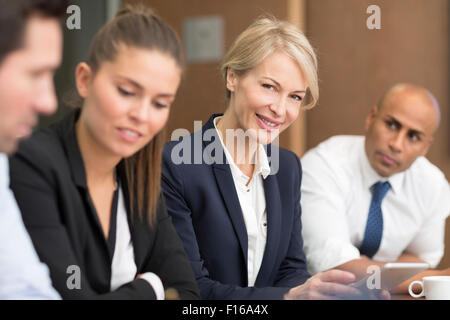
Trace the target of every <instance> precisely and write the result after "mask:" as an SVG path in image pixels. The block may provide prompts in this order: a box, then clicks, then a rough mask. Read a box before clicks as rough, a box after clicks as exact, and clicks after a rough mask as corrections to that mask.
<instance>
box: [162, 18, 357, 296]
mask: <svg viewBox="0 0 450 320" xmlns="http://www.w3.org/2000/svg"><path fill="white" fill-rule="evenodd" d="M222 73H223V78H224V80H225V87H226V91H227V102H228V105H227V108H226V111H225V113H224V114H223V115H212V116H211V118H210V119H209V121H208V122H207V123H206V125H205V126H204V127H203V129H202V131H201V132H196V133H194V134H193V135H191V136H187V137H184V138H183V139H182V140H181V141H173V142H170V143H169V144H168V145H166V148H165V150H164V153H163V172H162V176H163V191H164V195H165V198H166V203H167V208H168V211H169V214H170V215H171V216H172V219H173V222H174V225H175V228H176V229H177V231H178V234H179V235H180V237H181V239H182V241H183V243H184V247H185V249H186V251H187V254H188V256H189V258H190V260H191V264H192V266H193V269H194V273H195V276H196V278H197V283H198V285H199V288H200V293H201V297H202V298H203V299H282V298H285V299H311V298H312V299H328V298H336V297H339V296H340V295H346V296H347V295H358V294H359V292H358V291H357V290H356V289H354V288H352V287H349V286H347V285H345V284H347V283H349V282H352V281H354V280H355V277H354V275H353V274H351V273H347V272H343V271H336V270H334V271H329V272H325V273H323V274H319V275H316V276H314V277H313V278H311V279H309V277H310V275H309V274H308V272H307V270H306V259H305V255H304V253H303V241H302V235H301V219H300V214H301V208H300V182H301V174H302V170H301V165H300V161H299V159H298V157H297V156H296V155H295V154H294V153H292V152H290V151H288V150H284V149H281V148H278V147H277V146H276V145H274V144H272V142H273V141H274V139H276V138H277V137H278V135H279V134H280V133H281V132H282V131H284V130H286V129H287V128H288V127H289V126H290V125H291V124H292V123H293V122H294V121H295V120H296V119H297V117H298V114H299V112H300V110H301V109H306V108H311V107H313V106H314V105H315V103H316V101H317V99H318V80H317V61H316V56H315V54H314V51H313V49H312V47H311V45H310V44H309V42H308V40H307V39H306V37H305V36H304V35H303V34H302V33H301V32H300V31H299V30H298V29H297V28H295V27H294V26H293V25H291V24H289V23H287V22H283V21H277V20H276V19H273V18H261V19H258V20H257V21H255V22H254V23H253V24H252V25H251V26H250V27H249V28H248V29H247V30H245V31H244V32H243V33H242V34H241V35H240V36H239V37H238V38H237V39H236V41H235V42H234V44H233V45H232V47H231V49H230V50H229V51H228V53H227V55H226V56H225V59H224V62H223V65H222ZM198 135H200V136H201V137H203V144H202V147H201V150H196V149H195V148H194V146H195V144H194V143H190V142H192V140H194V139H197V137H198ZM181 150H183V151H182V152H181ZM199 158H200V159H202V163H199V162H198V159H199ZM308 279H309V280H308Z"/></svg>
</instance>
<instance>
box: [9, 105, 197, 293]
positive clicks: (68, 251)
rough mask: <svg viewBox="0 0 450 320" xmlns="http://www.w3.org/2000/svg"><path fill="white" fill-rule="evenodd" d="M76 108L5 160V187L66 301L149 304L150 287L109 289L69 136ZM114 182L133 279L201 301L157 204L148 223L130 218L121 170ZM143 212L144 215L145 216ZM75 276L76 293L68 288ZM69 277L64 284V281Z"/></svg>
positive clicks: (96, 226)
mask: <svg viewBox="0 0 450 320" xmlns="http://www.w3.org/2000/svg"><path fill="white" fill-rule="evenodd" d="M78 114H79V112H78V111H76V112H71V113H70V114H69V115H68V116H66V117H65V118H64V119H63V120H62V121H59V122H57V123H55V124H53V125H52V126H50V127H49V128H45V129H43V130H39V131H38V132H36V133H35V134H34V135H33V136H32V137H31V138H30V139H29V140H27V141H24V142H23V143H21V145H20V147H19V150H18V152H17V153H16V155H15V156H14V157H13V158H12V159H11V162H10V168H11V187H12V190H13V191H14V194H15V196H16V199H17V202H18V204H19V207H20V209H21V211H22V215H23V220H24V222H25V226H26V227H27V229H28V232H29V233H30V236H31V239H32V241H33V244H34V246H35V248H36V251H37V253H38V255H39V257H40V259H41V260H42V261H43V262H44V263H46V264H47V265H48V267H49V269H50V275H51V279H52V281H53V285H54V287H55V288H56V290H57V291H59V293H60V294H61V296H62V297H63V298H64V299H93V298H100V299H155V293H154V291H153V289H152V287H151V286H150V285H149V284H148V282H146V281H145V280H143V279H137V280H134V281H132V282H130V283H128V284H125V285H123V286H122V287H120V288H118V289H117V290H115V291H114V292H110V279H111V262H112V256H111V253H110V251H109V250H108V244H107V241H106V239H105V236H104V233H103V231H102V228H101V225H100V222H99V219H98V216H97V214H96V212H95V208H94V205H93V203H92V200H91V198H90V196H89V190H88V188H87V182H86V175H85V169H84V165H83V161H82V158H81V153H80V150H79V148H78V143H77V140H76V135H75V126H74V124H75V121H76V118H77V115H78ZM117 172H118V177H119V179H120V183H121V186H122V190H123V192H124V198H125V201H126V206H127V211H128V213H127V214H128V223H129V227H130V233H131V239H132V242H133V247H134V256H135V262H136V266H137V274H141V273H145V272H154V273H156V274H157V275H158V276H159V277H160V278H161V280H162V282H163V285H164V287H165V288H168V287H171V288H175V289H177V290H178V292H179V294H180V296H181V298H188V299H195V298H198V297H199V294H198V287H197V285H196V283H195V278H194V274H193V272H192V268H191V266H190V264H189V260H188V258H187V256H186V253H185V252H184V249H183V246H182V243H181V241H180V239H179V237H178V235H177V233H176V231H175V230H174V228H173V225H172V222H171V219H170V217H169V216H168V215H167V210H166V208H165V204H164V201H160V204H159V207H158V212H157V218H156V219H155V221H154V224H153V226H149V224H148V223H147V222H146V221H143V220H141V219H139V218H138V216H137V215H136V214H137V212H135V213H134V216H133V219H131V215H130V209H129V208H130V206H129V202H128V201H127V199H128V193H127V184H126V181H125V180H126V179H125V178H124V175H123V168H122V165H121V164H119V166H118V170H117ZM144 214H145V213H144ZM71 265H75V266H78V267H79V268H80V271H81V289H72V290H70V289H69V288H68V286H67V282H69V283H72V282H73V279H74V278H70V279H69V277H70V276H71V275H75V273H74V271H71V270H70V269H69V271H68V267H69V266H71ZM68 280H69V281H68Z"/></svg>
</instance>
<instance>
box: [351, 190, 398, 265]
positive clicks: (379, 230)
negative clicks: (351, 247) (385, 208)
mask: <svg viewBox="0 0 450 320" xmlns="http://www.w3.org/2000/svg"><path fill="white" fill-rule="evenodd" d="M390 188H391V185H390V184H389V182H387V181H386V182H377V183H375V184H374V185H373V194H372V202H371V203H370V209H369V216H368V217H367V224H366V231H365V232H364V239H363V242H362V244H361V247H360V248H359V252H360V253H361V255H366V256H367V257H369V258H372V257H373V256H374V255H375V253H376V252H377V251H378V248H379V247H380V243H381V236H382V235H383V213H382V212H381V201H383V198H384V196H385V195H386V193H387V192H388V191H389V189H390Z"/></svg>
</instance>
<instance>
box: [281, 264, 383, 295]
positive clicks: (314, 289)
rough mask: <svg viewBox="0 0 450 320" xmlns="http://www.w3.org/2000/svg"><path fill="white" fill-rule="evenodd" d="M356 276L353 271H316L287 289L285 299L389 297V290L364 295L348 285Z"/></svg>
mask: <svg viewBox="0 0 450 320" xmlns="http://www.w3.org/2000/svg"><path fill="white" fill-rule="evenodd" d="M355 280H356V277H355V275H354V274H353V273H350V272H347V271H341V270H329V271H325V272H321V273H318V274H316V275H314V276H312V277H311V278H309V279H308V281H306V282H305V283H304V284H302V285H300V286H297V287H295V288H292V289H291V290H289V291H288V292H287V293H286V295H285V296H284V299H286V300H337V299H349V300H351V299H390V295H389V292H387V291H385V290H382V291H378V292H376V293H375V292H372V293H371V294H370V295H369V296H367V295H366V296H365V295H364V293H363V292H361V291H360V290H358V289H357V288H354V287H351V286H349V284H350V283H352V282H354V281H355Z"/></svg>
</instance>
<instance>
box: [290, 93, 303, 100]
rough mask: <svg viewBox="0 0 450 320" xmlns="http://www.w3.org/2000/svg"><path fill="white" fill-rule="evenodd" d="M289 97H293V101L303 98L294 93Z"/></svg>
mask: <svg viewBox="0 0 450 320" xmlns="http://www.w3.org/2000/svg"><path fill="white" fill-rule="evenodd" d="M291 98H292V99H294V100H295V101H302V100H303V98H302V97H301V96H298V95H296V94H293V95H292V96H291Z"/></svg>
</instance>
